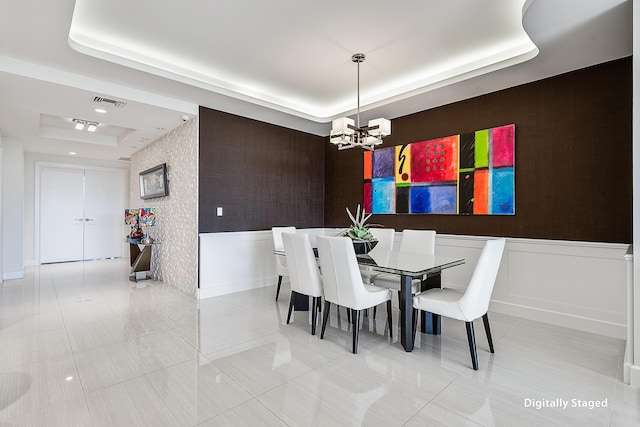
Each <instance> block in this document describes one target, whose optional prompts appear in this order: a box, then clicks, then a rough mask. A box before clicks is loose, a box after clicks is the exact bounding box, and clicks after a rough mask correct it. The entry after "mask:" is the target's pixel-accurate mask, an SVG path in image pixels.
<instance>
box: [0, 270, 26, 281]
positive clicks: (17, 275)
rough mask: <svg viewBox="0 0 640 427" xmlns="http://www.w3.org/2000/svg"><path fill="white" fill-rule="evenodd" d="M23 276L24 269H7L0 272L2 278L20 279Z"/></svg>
mask: <svg viewBox="0 0 640 427" xmlns="http://www.w3.org/2000/svg"><path fill="white" fill-rule="evenodd" d="M22 278H24V270H20V271H8V272H6V273H2V280H12V279H22Z"/></svg>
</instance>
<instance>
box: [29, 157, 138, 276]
mask: <svg viewBox="0 0 640 427" xmlns="http://www.w3.org/2000/svg"><path fill="white" fill-rule="evenodd" d="M36 163H48V164H57V165H73V166H81V167H86V168H91V167H98V168H112V169H122V170H124V171H126V173H125V181H126V182H125V200H128V199H129V173H128V172H129V162H122V161H111V160H97V159H85V158H78V157H73V156H54V155H48V154H40V153H24V236H23V242H24V265H25V266H31V265H36V252H37V251H36V247H35V245H36V235H35V232H36V229H37V227H36V221H37V218H36V214H35V207H36V197H37V195H36ZM123 215H124V213H123ZM123 218H124V217H123ZM122 237H123V239H124V234H123V236H122Z"/></svg>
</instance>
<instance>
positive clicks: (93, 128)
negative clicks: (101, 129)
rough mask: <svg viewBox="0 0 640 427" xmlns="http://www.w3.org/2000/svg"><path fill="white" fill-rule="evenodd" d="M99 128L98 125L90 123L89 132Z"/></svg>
mask: <svg viewBox="0 0 640 427" xmlns="http://www.w3.org/2000/svg"><path fill="white" fill-rule="evenodd" d="M97 128H98V127H97V126H96V125H89V127H88V128H87V130H88V131H89V132H95V131H96V129H97Z"/></svg>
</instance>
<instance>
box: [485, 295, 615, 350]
mask: <svg viewBox="0 0 640 427" xmlns="http://www.w3.org/2000/svg"><path fill="white" fill-rule="evenodd" d="M489 310H490V311H492V312H494V313H501V314H507V315H510V316H514V317H520V318H522V319H528V320H535V321H536V322H542V323H548V324H551V325H557V326H562V327H565V328H571V329H578V330H581V331H585V332H593V333H594V334H598V335H605V336H608V337H612V338H618V339H621V340H626V339H627V325H625V324H616V323H611V322H606V321H603V320H597V319H590V318H587V317H579V316H574V315H571V314H567V313H561V312H556V311H550V310H544V309H541V308H536V307H525V306H522V305H516V304H511V303H505V302H502V301H496V300H493V299H492V300H491V305H490V308H489Z"/></svg>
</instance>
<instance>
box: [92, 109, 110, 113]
mask: <svg viewBox="0 0 640 427" xmlns="http://www.w3.org/2000/svg"><path fill="white" fill-rule="evenodd" d="M93 111H95V112H96V113H100V114H104V113H106V112H107V110H105V109H104V108H96V109H95V110H93Z"/></svg>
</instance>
